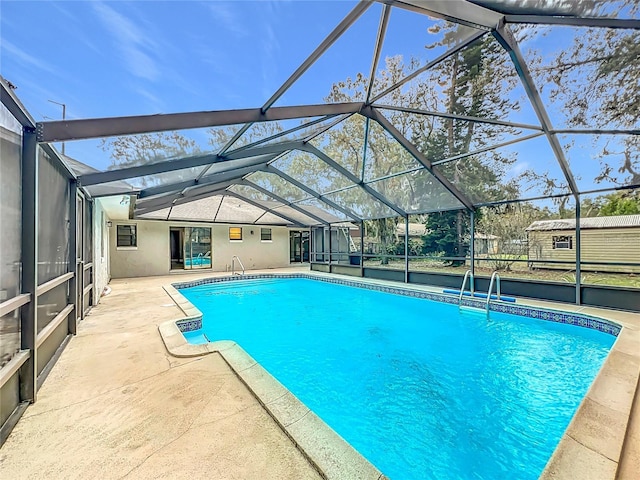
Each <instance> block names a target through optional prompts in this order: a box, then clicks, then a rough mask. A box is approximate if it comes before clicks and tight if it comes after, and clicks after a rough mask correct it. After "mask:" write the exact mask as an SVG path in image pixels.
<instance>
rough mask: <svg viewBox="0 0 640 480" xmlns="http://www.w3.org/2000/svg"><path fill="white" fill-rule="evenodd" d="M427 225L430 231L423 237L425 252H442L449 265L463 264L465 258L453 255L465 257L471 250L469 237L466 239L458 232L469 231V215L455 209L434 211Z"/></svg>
mask: <svg viewBox="0 0 640 480" xmlns="http://www.w3.org/2000/svg"><path fill="white" fill-rule="evenodd" d="M425 225H426V229H427V232H428V233H427V234H426V235H424V236H423V237H422V240H423V245H424V247H423V251H424V253H435V254H442V255H443V256H444V257H445V258H446V260H445V261H446V262H447V263H448V264H449V265H453V266H458V265H463V264H464V260H460V259H454V258H451V257H465V256H466V255H467V253H468V251H469V242H468V238H469V237H468V236H467V237H466V241H465V239H464V238H461V237H462V235H460V234H459V233H458V232H468V231H469V226H470V217H469V215H464V214H462V215H461V214H460V212H455V211H453V212H438V213H432V214H430V215H429V217H428V219H427V222H426V224H425ZM447 257H449V258H447Z"/></svg>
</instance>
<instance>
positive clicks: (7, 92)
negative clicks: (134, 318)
mask: <svg viewBox="0 0 640 480" xmlns="http://www.w3.org/2000/svg"><path fill="white" fill-rule="evenodd" d="M547 3H548V2H541V1H535V0H531V1H525V2H515V1H498V0H496V1H491V0H476V1H462V0H461V1H420V2H418V1H411V0H406V1H394V0H386V1H380V2H369V1H361V2H359V3H357V4H356V5H355V6H354V8H353V9H352V10H351V12H350V13H349V14H348V15H347V16H346V17H345V18H344V19H343V20H342V21H341V22H340V23H339V24H338V25H337V26H336V27H335V29H334V30H333V31H332V32H331V33H330V34H329V36H328V37H326V39H325V40H324V41H323V42H322V43H321V44H320V45H318V46H317V48H316V49H315V50H314V51H313V52H312V53H311V54H310V55H309V57H308V58H307V59H306V60H305V61H304V62H302V64H301V65H300V66H299V67H298V68H297V69H296V70H295V71H294V72H293V73H292V74H291V76H290V77H289V78H288V79H287V80H286V81H285V82H284V83H283V84H282V86H281V87H280V88H279V89H278V90H277V91H276V92H275V93H274V94H273V95H272V96H271V97H270V98H268V99H267V100H266V101H265V103H264V104H263V105H261V106H259V107H258V108H251V109H239V110H225V111H221V110H220V111H202V112H191V113H169V114H160V115H140V116H128V117H118V118H92V119H80V120H76V119H74V120H63V121H42V122H36V121H34V119H33V118H32V117H31V116H30V115H29V113H28V112H26V110H25V109H24V108H23V107H22V105H21V104H20V101H19V100H18V97H17V96H16V94H15V92H13V91H12V88H11V86H10V84H9V83H8V82H7V81H5V80H4V79H3V80H2V87H1V89H2V105H3V106H2V132H3V136H2V193H1V194H2V202H1V203H2V230H3V237H2V245H3V247H2V252H1V255H2V263H3V272H2V283H3V284H2V286H1V289H2V292H3V295H4V296H3V299H2V303H1V304H0V306H1V307H2V322H3V325H12V326H13V327H15V328H14V330H16V331H17V334H16V335H17V337H16V338H19V345H20V347H19V348H16V349H15V350H16V351H20V352H27V353H24V354H18V355H23V356H24V359H23V360H21V361H22V362H23V363H25V362H26V363H25V364H28V365H30V366H29V371H30V374H27V375H23V376H22V377H21V378H22V380H21V381H20V382H21V387H22V389H23V392H22V394H21V395H20V397H19V398H21V399H24V398H34V397H35V391H36V384H37V379H38V377H39V375H41V374H42V372H43V371H45V365H46V363H47V362H48V361H49V359H50V358H52V357H53V356H54V352H55V350H56V348H57V346H58V345H60V344H61V343H62V342H63V339H64V337H65V335H66V333H67V332H68V333H74V332H75V325H76V318H77V317H80V316H81V315H80V314H77V313H74V312H83V311H84V310H85V307H83V305H85V306H88V305H90V304H91V302H92V300H91V288H92V285H93V282H94V279H93V276H92V275H93V274H92V258H93V250H94V245H95V246H96V247H95V248H102V246H101V245H102V244H100V243H99V241H98V240H97V239H95V238H93V237H92V235H94V236H95V235H96V234H97V233H96V232H97V231H96V230H93V228H92V225H93V223H94V220H95V218H96V215H102V214H103V212H100V213H96V211H95V210H93V202H94V200H95V199H101V198H106V197H113V198H117V199H118V200H119V201H121V202H122V203H123V204H127V205H129V218H132V219H140V220H144V219H147V220H157V221H174V220H176V219H179V220H187V221H188V220H191V221H197V222H211V223H233V224H243V225H274V226H287V227H292V228H293V227H295V228H303V229H310V231H311V233H310V235H309V237H310V242H311V246H310V263H311V268H312V269H315V270H321V271H327V272H335V273H342V274H349V275H357V276H366V277H374V278H383V279H389V280H398V281H404V282H419V283H431V284H435V285H441V286H446V287H459V286H460V283H461V279H462V274H463V273H464V271H465V270H466V269H470V270H472V271H474V270H476V269H479V274H478V277H477V278H476V281H477V283H478V285H477V287H478V288H479V289H483V290H486V289H487V286H488V285H485V283H487V284H488V278H483V277H482V272H483V270H482V269H485V270H487V271H488V272H489V275H490V272H491V271H492V270H494V269H498V270H501V271H505V272H507V271H512V270H517V268H516V266H520V267H521V268H522V269H523V270H527V271H534V270H536V269H537V268H538V265H537V264H538V263H540V264H544V265H545V266H546V267H548V266H549V265H553V264H554V263H555V264H558V265H562V266H563V268H564V273H565V275H568V276H567V278H565V281H564V282H562V283H558V282H556V281H555V279H553V278H542V279H541V281H538V280H539V279H538V278H537V277H536V278H528V279H526V278H525V279H514V280H513V281H512V282H511V283H509V282H508V281H507V282H503V291H505V293H511V294H514V295H526V296H539V297H540V298H548V299H552V300H560V301H566V302H577V303H589V304H593V305H604V306H614V307H618V308H625V309H631V310H640V305H639V304H638V303H637V302H638V300H637V294H638V293H637V292H638V291H637V290H635V291H634V289H633V288H632V287H623V288H621V287H615V285H616V284H609V285H592V284H590V283H589V277H588V275H587V276H585V275H584V272H597V271H599V270H605V269H604V268H603V267H605V266H606V267H607V268H609V270H608V271H616V272H621V273H623V274H626V273H633V272H635V271H636V270H634V269H638V268H640V256H639V252H638V250H639V247H638V243H634V242H635V240H634V238H636V237H633V236H630V237H628V238H629V240H624V242H625V243H624V245H623V247H625V248H627V247H628V249H627V250H622V251H623V252H625V253H622V254H620V255H618V256H616V255H613V254H612V255H611V256H606V255H605V256H602V255H600V256H593V257H586V256H585V255H586V251H585V253H583V252H582V249H583V244H584V242H585V241H586V240H585V238H586V237H585V235H586V234H585V232H586V231H587V230H584V231H583V230H582V229H581V218H586V217H591V216H598V215H603V214H605V213H603V212H605V210H606V209H605V207H604V206H603V202H609V204H610V203H611V201H613V200H615V201H616V202H618V203H620V204H622V203H624V204H625V205H631V206H632V207H633V205H636V206H637V205H640V199H639V193H638V192H639V191H638V188H639V187H640V158H639V155H638V152H639V148H638V147H640V140H639V139H640V137H639V134H640V106H639V102H638V98H640V71H639V69H638V56H639V55H640V33H639V32H640V20H638V14H639V9H640V8H639V6H638V4H637V2H634V1H624V0H619V1H612V2H588V1H584V2H581V1H577V2H573V1H571V2H553V6H552V7H549V6H548V5H547ZM361 52H366V54H361ZM326 72H331V78H332V82H334V83H329V84H327V85H326V88H324V89H322V90H321V91H318V87H317V85H318V82H311V81H310V80H309V79H310V78H312V79H315V78H318V76H319V75H320V77H322V78H324V73H326ZM296 91H297V92H298V93H299V92H302V93H303V94H305V95H306V97H305V98H308V99H309V102H308V104H304V105H300V104H292V102H291V101H290V100H289V99H290V98H291V96H290V95H289V94H290V93H291V92H296ZM95 139H105V140H104V142H103V143H102V147H103V149H106V150H108V151H109V152H110V156H111V166H110V167H109V168H108V169H106V170H105V169H104V168H100V167H99V166H98V165H97V164H94V163H93V159H92V158H77V159H75V160H74V159H71V158H68V157H66V156H64V155H61V154H60V153H59V152H58V150H57V149H56V148H57V146H58V144H59V143H60V142H65V143H66V144H67V146H69V145H70V143H71V142H90V141H94V140H95ZM120 199H122V200H120ZM609 204H607V205H609ZM596 207H598V208H597V212H596ZM607 208H609V207H607ZM594 212H596V213H595V214H594ZM611 214H612V213H609V215H611ZM627 214H628V215H634V214H640V211H634V210H633V209H630V210H629V209H627V210H625V209H619V210H614V211H613V215H614V216H615V215H618V216H621V215H627ZM553 219H563V220H570V221H571V222H573V223H570V225H569V227H567V228H565V229H564V230H562V231H559V232H558V233H557V234H556V233H553V234H552V235H551V236H550V237H549V240H543V241H544V242H548V243H549V244H550V245H551V246H550V247H549V248H550V249H551V254H556V253H558V252H560V251H561V250H562V253H563V254H564V256H562V257H557V258H556V257H552V256H548V257H544V258H542V257H536V256H535V255H533V254H532V252H533V251H534V250H535V251H536V252H545V251H546V247H545V245H546V244H545V245H534V244H533V243H532V241H531V238H532V237H531V236H530V235H529V233H528V232H530V231H531V230H527V229H528V227H529V226H530V225H532V224H533V222H535V221H539V220H553ZM622 223H624V222H622ZM624 225H626V226H629V225H631V227H630V228H632V227H633V225H635V224H634V223H633V222H631V223H629V222H626V223H624ZM633 228H634V227H633ZM638 229H639V231H640V223H639V224H638ZM629 231H631V230H625V232H629ZM598 232H599V234H600V237H599V238H600V241H601V245H603V247H601V249H604V250H606V245H610V244H611V241H612V239H613V238H614V237H615V238H617V237H616V236H617V235H618V234H619V232H618V230H615V228H614V229H613V230H606V229H602V230H599V231H598ZM625 238H626V237H625ZM638 238H640V237H638ZM594 248H596V249H597V247H594ZM620 248H622V247H620ZM616 250H617V251H620V249H619V248H616ZM551 254H549V255H551ZM74 257H75V259H76V261H73V258H74ZM431 267H433V268H431ZM440 267H441V268H440ZM546 267H545V268H546ZM455 268H458V269H460V270H456V269H455ZM540 268H542V267H540ZM612 268H613V270H611V269H612ZM543 270H544V269H543ZM545 280H550V281H549V282H545ZM601 283H602V282H601ZM54 294H55V295H56V298H53V296H54ZM45 297H46V298H45ZM49 297H51V298H49ZM58 297H60V298H58ZM44 306H47V308H45V307H44ZM63 324H64V325H67V324H68V327H67V326H64V327H61V325H63ZM52 325H53V326H52ZM13 327H11V328H13ZM3 328H4V326H3ZM59 328H62V330H60V331H59V332H58V330H59ZM8 330H10V328H7V331H8ZM63 330H64V331H63ZM42 332H45V333H46V334H47V336H46V337H44V336H42ZM54 332H57V333H55V335H57V336H56V337H55V341H52V340H51V339H53V338H54V336H53V335H52V333H54ZM60 332H62V333H60ZM47 342H49V343H50V344H51V345H49V346H48V347H47V345H48V343H47ZM45 347H47V348H48V351H47V352H46V353H43V354H42V355H43V356H42V358H41V359H40V360H38V359H37V356H36V351H37V349H39V348H45ZM28 352H31V354H30V355H31V356H29V354H28ZM3 353H4V352H3ZM7 355H8V356H7V358H15V355H16V354H15V352H9V353H8V354H7ZM23 363H20V365H18V367H15V368H16V371H17V370H18V368H24V367H22V366H21V365H23ZM12 365H17V363H16V362H14V363H13V364H12ZM5 368H6V367H5ZM12 381H13V380H12ZM16 381H17V380H16ZM7 385H9V384H4V386H3V387H2V388H3V389H5V387H7ZM7 388H8V387H7ZM3 398H4V397H3ZM17 398H18V397H16V400H17ZM3 405H4V400H3ZM7 405H8V404H7ZM3 408H4V407H3ZM9 413H10V412H9ZM9 413H7V412H3V413H2V422H4V421H5V420H6V419H7V418H8V417H9Z"/></svg>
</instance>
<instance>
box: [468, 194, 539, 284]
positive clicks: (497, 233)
mask: <svg viewBox="0 0 640 480" xmlns="http://www.w3.org/2000/svg"><path fill="white" fill-rule="evenodd" d="M550 216H551V212H550V211H549V210H548V209H546V208H545V209H540V208H538V207H536V206H534V205H533V204H531V203H529V202H522V203H517V204H507V205H497V206H493V207H486V208H484V209H483V213H482V217H481V220H480V222H479V224H478V230H479V231H481V232H482V233H483V234H485V235H487V236H490V237H491V238H490V240H491V241H492V242H495V251H488V252H487V254H486V258H487V259H488V260H489V261H488V265H490V266H491V267H493V268H494V269H496V270H506V271H510V270H511V267H512V266H513V264H514V263H516V261H517V260H522V259H523V258H525V257H526V256H527V255H528V252H529V249H530V248H535V247H536V245H530V244H529V241H528V235H527V227H529V225H531V224H532V223H533V222H535V221H536V220H546V219H548V218H549V217H550Z"/></svg>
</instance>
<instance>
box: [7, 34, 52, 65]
mask: <svg viewBox="0 0 640 480" xmlns="http://www.w3.org/2000/svg"><path fill="white" fill-rule="evenodd" d="M0 46H2V49H3V50H5V51H6V52H7V53H8V54H10V55H13V56H14V57H15V59H16V60H17V61H18V62H20V63H22V64H23V65H31V66H32V67H36V68H39V69H40V70H44V71H45V72H49V73H57V72H56V71H55V69H54V68H53V66H52V65H50V64H49V63H48V62H45V61H44V60H41V59H39V58H36V57H34V56H32V55H29V54H28V53H27V52H25V51H24V50H22V49H21V48H20V47H18V46H17V45H14V44H13V43H11V42H10V41H8V40H5V39H2V42H0Z"/></svg>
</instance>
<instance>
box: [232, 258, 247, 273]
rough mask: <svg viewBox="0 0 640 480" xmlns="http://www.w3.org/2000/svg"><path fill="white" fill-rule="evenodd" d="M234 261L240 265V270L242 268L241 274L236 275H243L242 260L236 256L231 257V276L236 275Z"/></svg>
mask: <svg viewBox="0 0 640 480" xmlns="http://www.w3.org/2000/svg"><path fill="white" fill-rule="evenodd" d="M236 260H238V263H239V264H240V268H242V273H238V274H237V275H244V265H243V264H242V260H240V257H239V256H237V255H234V256H233V257H231V275H236Z"/></svg>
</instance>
